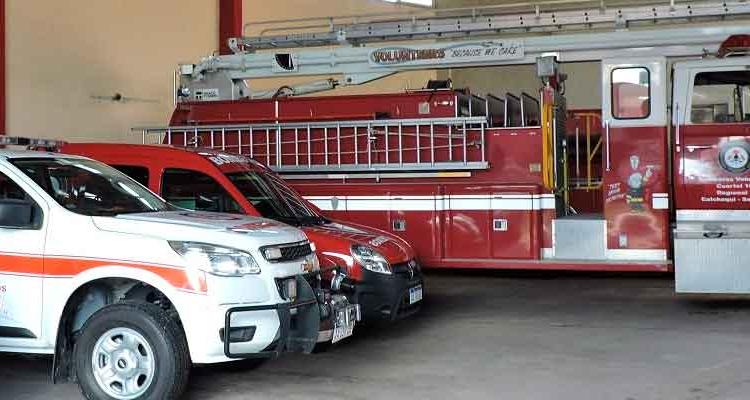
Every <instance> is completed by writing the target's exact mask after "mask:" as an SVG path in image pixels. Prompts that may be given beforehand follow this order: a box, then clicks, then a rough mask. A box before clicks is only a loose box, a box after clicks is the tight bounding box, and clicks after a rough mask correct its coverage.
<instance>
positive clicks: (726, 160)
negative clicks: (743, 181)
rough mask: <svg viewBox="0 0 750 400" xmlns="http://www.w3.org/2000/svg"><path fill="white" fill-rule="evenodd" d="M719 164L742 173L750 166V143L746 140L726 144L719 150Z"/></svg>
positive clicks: (732, 171) (735, 172)
mask: <svg viewBox="0 0 750 400" xmlns="http://www.w3.org/2000/svg"><path fill="white" fill-rule="evenodd" d="M719 164H721V167H722V168H724V169H725V170H727V171H729V172H731V173H734V174H741V173H743V172H745V171H747V170H748V167H750V145H749V144H748V143H747V142H745V141H734V142H729V143H727V144H725V145H724V146H723V147H722V148H721V151H720V152H719Z"/></svg>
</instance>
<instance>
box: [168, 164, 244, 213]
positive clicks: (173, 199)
mask: <svg viewBox="0 0 750 400" xmlns="http://www.w3.org/2000/svg"><path fill="white" fill-rule="evenodd" d="M161 191H162V194H163V196H164V199H166V200H167V201H168V202H170V203H171V204H173V205H175V206H177V207H182V208H187V209H188V210H196V211H210V212H225V213H234V214H240V213H242V209H241V208H240V205H239V204H237V202H236V201H234V199H233V198H232V196H231V195H230V194H229V193H227V191H226V190H224V188H223V187H222V186H221V185H220V184H219V183H218V182H216V180H215V179H214V178H212V177H210V176H208V175H206V174H203V173H200V172H197V171H190V170H186V169H167V170H165V171H164V175H163V176H162V189H161Z"/></svg>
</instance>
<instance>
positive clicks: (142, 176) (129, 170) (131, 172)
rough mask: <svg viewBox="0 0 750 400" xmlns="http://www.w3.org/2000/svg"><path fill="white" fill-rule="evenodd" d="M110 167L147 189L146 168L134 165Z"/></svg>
mask: <svg viewBox="0 0 750 400" xmlns="http://www.w3.org/2000/svg"><path fill="white" fill-rule="evenodd" d="M112 167H113V168H114V169H116V170H118V171H120V172H122V173H123V174H125V175H127V176H129V177H131V178H133V179H134V180H135V181H136V182H138V183H140V184H141V185H143V186H145V187H148V168H146V167H138V166H135V165H112Z"/></svg>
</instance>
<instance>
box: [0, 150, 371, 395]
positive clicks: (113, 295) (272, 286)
mask: <svg viewBox="0 0 750 400" xmlns="http://www.w3.org/2000/svg"><path fill="white" fill-rule="evenodd" d="M316 279H319V273H318V261H317V258H316V256H315V252H314V246H313V245H312V244H311V243H310V242H308V240H307V238H306V237H305V235H304V233H302V231H300V230H298V229H296V228H292V227H289V226H286V225H283V224H280V223H277V222H274V221H271V220H266V219H261V218H254V217H247V216H240V215H228V214H211V213H196V212H191V211H185V210H180V209H175V208H174V207H172V206H170V205H169V204H167V203H165V202H164V201H163V200H162V199H161V198H159V197H158V196H156V195H155V194H153V193H151V192H150V191H148V190H147V189H145V188H144V187H143V186H141V185H139V184H138V183H136V182H135V181H133V180H131V179H130V178H128V177H126V176H125V175H123V174H121V173H120V172H118V171H116V170H114V169H112V168H110V167H108V166H106V165H104V164H101V163H99V162H96V161H93V160H90V159H86V158H83V157H75V156H67V155H61V154H56V153H46V152H38V151H11V150H0V351H3V352H23V353H40V354H54V356H55V360H54V367H53V368H54V371H53V377H54V378H55V380H56V381H60V380H67V379H75V380H77V381H78V384H79V385H80V387H81V390H82V392H83V394H84V395H85V396H86V397H87V398H89V399H120V400H124V399H173V398H176V397H179V396H180V394H181V392H182V391H183V390H184V388H185V385H186V382H187V377H188V374H189V371H190V366H191V364H192V363H199V364H210V363H219V362H225V361H230V360H236V359H242V358H258V357H274V356H277V355H279V354H280V353H282V352H285V351H302V352H309V351H311V350H312V348H313V346H314V345H315V344H316V342H317V341H318V340H319V339H320V338H322V340H326V339H327V338H328V339H330V336H332V330H333V329H334V328H333V326H334V325H335V324H334V323H330V320H335V319H338V320H339V321H337V322H338V325H336V327H337V329H342V328H343V329H345V330H346V329H348V330H349V332H351V324H353V320H351V319H352V318H356V317H355V316H354V315H353V314H354V313H356V310H355V309H354V308H353V307H352V306H350V305H347V304H344V307H341V306H342V303H346V299H345V298H340V297H334V298H333V299H332V298H331V296H330V294H326V293H324V292H322V291H320V290H318V289H315V288H314V286H315V280H316ZM311 283H312V284H311ZM342 310H343V312H341V311H342ZM334 316H335V317H337V318H334ZM342 317H344V319H345V321H341V319H342ZM350 317H351V318H350ZM326 318H328V321H329V323H330V324H329V328H323V329H321V324H322V325H325V323H326ZM321 321H323V322H321Z"/></svg>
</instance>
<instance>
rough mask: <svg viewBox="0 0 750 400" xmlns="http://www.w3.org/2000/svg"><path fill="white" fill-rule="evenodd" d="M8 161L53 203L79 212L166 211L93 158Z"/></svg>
mask: <svg viewBox="0 0 750 400" xmlns="http://www.w3.org/2000/svg"><path fill="white" fill-rule="evenodd" d="M11 163H12V164H13V165H15V166H16V167H17V168H18V169H20V170H21V171H23V173H25V174H26V175H28V176H29V177H30V178H31V179H33V180H34V182H36V183H37V184H38V185H39V186H41V187H42V188H43V189H44V190H45V191H46V192H47V193H48V194H49V195H50V196H51V197H52V198H53V199H55V201H56V202H57V203H59V204H60V205H62V206H63V207H65V208H66V209H68V210H70V211H72V212H75V213H78V214H83V215H91V216H116V215H119V214H133V213H145V212H158V211H167V210H169V206H168V205H167V204H166V203H165V202H164V201H162V200H161V199H159V198H158V197H157V196H155V195H154V194H153V193H151V192H150V191H148V190H146V189H144V188H143V187H141V186H140V185H138V184H136V182H135V181H133V180H132V179H130V178H129V177H128V176H127V175H125V174H123V173H121V172H119V171H117V170H116V169H114V168H112V167H110V166H107V165H105V164H102V163H100V162H98V161H93V160H79V159H68V158H22V159H14V160H11Z"/></svg>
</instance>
